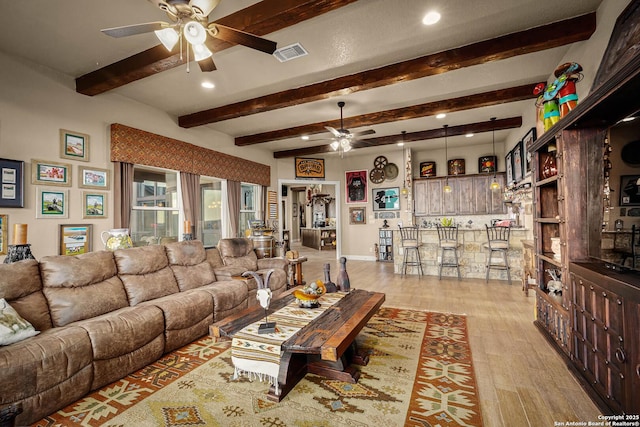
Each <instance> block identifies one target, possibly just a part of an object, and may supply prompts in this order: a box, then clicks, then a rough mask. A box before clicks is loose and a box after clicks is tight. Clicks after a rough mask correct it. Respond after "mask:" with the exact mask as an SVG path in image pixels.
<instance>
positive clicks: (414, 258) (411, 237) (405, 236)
mask: <svg viewBox="0 0 640 427" xmlns="http://www.w3.org/2000/svg"><path fill="white" fill-rule="evenodd" d="M398 228H399V229H400V239H401V243H400V247H402V252H403V255H402V266H401V267H400V268H401V269H402V274H407V267H418V273H419V274H420V275H423V274H424V273H423V272H422V261H421V260H420V246H422V245H421V244H420V236H419V232H418V231H419V229H418V226H417V225H415V226H411V227H402V226H401V225H398Z"/></svg>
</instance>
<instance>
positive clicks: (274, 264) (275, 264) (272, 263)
mask: <svg viewBox="0 0 640 427" xmlns="http://www.w3.org/2000/svg"><path fill="white" fill-rule="evenodd" d="M288 265H289V262H288V261H287V260H286V259H284V258H260V259H258V270H268V269H271V268H273V269H280V270H284V271H287V266H288Z"/></svg>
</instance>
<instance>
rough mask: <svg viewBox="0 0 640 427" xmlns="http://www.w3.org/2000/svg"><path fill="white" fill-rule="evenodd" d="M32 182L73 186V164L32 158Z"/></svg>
mask: <svg viewBox="0 0 640 427" xmlns="http://www.w3.org/2000/svg"><path fill="white" fill-rule="evenodd" d="M31 183H32V184H45V185H60V186H63V187H71V165H70V164H67V163H57V162H49V161H47V160H37V159H31Z"/></svg>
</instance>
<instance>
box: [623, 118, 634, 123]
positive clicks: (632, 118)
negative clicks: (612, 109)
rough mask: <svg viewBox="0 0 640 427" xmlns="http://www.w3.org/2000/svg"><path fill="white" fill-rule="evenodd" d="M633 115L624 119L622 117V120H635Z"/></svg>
mask: <svg viewBox="0 0 640 427" xmlns="http://www.w3.org/2000/svg"><path fill="white" fill-rule="evenodd" d="M635 119H636V118H635V117H625V118H624V119H622V121H623V122H630V121H632V120H635Z"/></svg>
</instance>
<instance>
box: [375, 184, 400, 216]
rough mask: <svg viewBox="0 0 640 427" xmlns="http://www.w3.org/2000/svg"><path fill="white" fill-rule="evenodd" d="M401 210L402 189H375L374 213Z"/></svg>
mask: <svg viewBox="0 0 640 427" xmlns="http://www.w3.org/2000/svg"><path fill="white" fill-rule="evenodd" d="M399 209H400V188H398V187H393V188H374V189H373V210H374V211H397V210H399Z"/></svg>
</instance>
